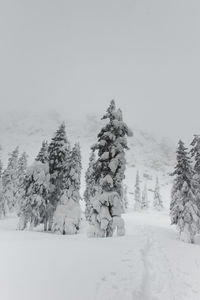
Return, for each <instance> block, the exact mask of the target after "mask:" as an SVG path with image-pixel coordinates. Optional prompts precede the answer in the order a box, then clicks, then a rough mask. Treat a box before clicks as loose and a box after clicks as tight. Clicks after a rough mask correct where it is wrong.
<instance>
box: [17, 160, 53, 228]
mask: <svg viewBox="0 0 200 300" xmlns="http://www.w3.org/2000/svg"><path fill="white" fill-rule="evenodd" d="M49 181H50V175H49V167H48V164H47V163H46V164H43V163H42V162H40V161H35V162H34V163H33V165H32V166H31V167H29V168H28V170H27V173H26V176H25V179H24V186H25V193H24V195H23V198H22V201H21V203H20V212H19V217H20V218H19V224H18V229H19V230H24V229H25V228H26V227H27V225H28V224H30V229H33V227H35V226H37V225H39V224H40V223H41V221H42V220H41V210H42V209H43V207H45V205H46V202H45V201H46V197H47V194H48V192H49Z"/></svg>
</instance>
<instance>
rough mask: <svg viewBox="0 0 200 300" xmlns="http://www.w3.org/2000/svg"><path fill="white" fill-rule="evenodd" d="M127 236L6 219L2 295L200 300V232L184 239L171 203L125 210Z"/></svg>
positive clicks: (1, 226)
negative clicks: (26, 226)
mask: <svg viewBox="0 0 200 300" xmlns="http://www.w3.org/2000/svg"><path fill="white" fill-rule="evenodd" d="M123 218H124V220H125V222H126V236H124V237H116V236H114V237H112V238H104V239H102V238H88V237H87V235H86V228H85V226H84V224H83V227H82V230H81V233H80V234H77V235H72V236H71V235H70V236H69V235H66V236H60V235H54V234H52V233H44V232H42V231H40V228H39V229H37V230H38V231H39V232H38V231H37V232H36V231H33V232H30V231H16V230H15V228H16V225H17V219H16V218H15V217H14V216H13V215H10V216H9V217H8V218H7V219H4V220H0V286H1V289H0V299H2V300H27V299H28V300H46V299H48V300H55V299H56V300H66V299H69V300H176V299H177V300H189V299H191V300H199V299H200V255H199V253H200V236H197V237H196V240H195V242H196V243H195V244H187V243H183V242H181V241H179V240H178V233H177V231H176V229H175V228H174V227H172V226H170V219H169V216H168V212H167V211H163V212H155V211H147V212H142V213H134V212H129V213H127V214H125V215H123Z"/></svg>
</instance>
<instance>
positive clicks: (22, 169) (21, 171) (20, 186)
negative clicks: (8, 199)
mask: <svg viewBox="0 0 200 300" xmlns="http://www.w3.org/2000/svg"><path fill="white" fill-rule="evenodd" d="M27 158H28V155H27V154H26V152H23V153H22V155H21V156H20V157H19V160H18V164H17V192H16V210H17V212H19V207H20V205H21V204H20V202H21V201H22V199H23V195H24V193H25V186H24V179H25V175H26V171H27Z"/></svg>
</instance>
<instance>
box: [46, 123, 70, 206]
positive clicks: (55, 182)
mask: <svg viewBox="0 0 200 300" xmlns="http://www.w3.org/2000/svg"><path fill="white" fill-rule="evenodd" d="M48 156H49V172H50V195H49V201H50V203H51V204H52V205H53V207H54V209H56V206H57V204H58V202H59V200H60V197H61V195H62V182H63V172H64V168H65V165H66V161H67V160H68V158H69V156H70V143H69V141H68V139H67V136H66V130H65V124H64V123H62V124H61V125H60V127H59V128H58V130H57V131H56V133H55V135H54V137H53V138H52V140H51V142H50V144H49V148H48Z"/></svg>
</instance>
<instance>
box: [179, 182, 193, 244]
mask: <svg viewBox="0 0 200 300" xmlns="http://www.w3.org/2000/svg"><path fill="white" fill-rule="evenodd" d="M176 205H177V206H178V213H179V214H178V220H177V228H178V230H179V235H180V240H182V241H183V242H187V243H194V237H195V235H196V233H197V232H198V227H199V210H198V207H197V205H196V197H195V195H194V194H193V192H192V190H191V188H190V187H189V186H188V184H187V182H186V181H184V183H183V186H182V189H181V191H180V193H179V197H178V199H177V204H176Z"/></svg>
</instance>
